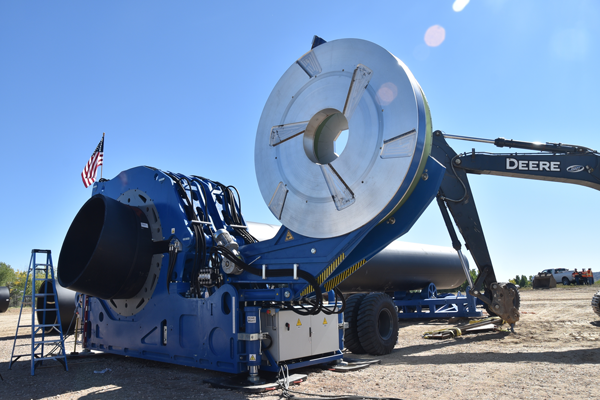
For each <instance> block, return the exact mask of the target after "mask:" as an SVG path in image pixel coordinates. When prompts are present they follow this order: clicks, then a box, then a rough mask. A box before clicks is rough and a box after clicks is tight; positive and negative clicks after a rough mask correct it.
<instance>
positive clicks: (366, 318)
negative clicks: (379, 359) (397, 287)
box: [358, 293, 398, 355]
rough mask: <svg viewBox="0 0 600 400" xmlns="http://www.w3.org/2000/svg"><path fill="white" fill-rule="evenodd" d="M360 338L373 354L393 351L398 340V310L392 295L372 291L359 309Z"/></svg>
mask: <svg viewBox="0 0 600 400" xmlns="http://www.w3.org/2000/svg"><path fill="white" fill-rule="evenodd" d="M358 338H359V340H360V344H361V346H362V347H363V349H364V350H365V351H366V352H367V353H369V354H371V355H384V354H389V353H391V352H392V349H393V348H394V346H395V345H396V341H397V340H398V312H397V311H396V307H395V305H394V302H393V301H392V299H391V298H390V296H388V295H386V294H385V293H370V294H368V295H367V296H366V297H365V298H364V299H363V301H362V303H361V305H360V309H359V311H358Z"/></svg>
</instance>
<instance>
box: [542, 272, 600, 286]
mask: <svg viewBox="0 0 600 400" xmlns="http://www.w3.org/2000/svg"><path fill="white" fill-rule="evenodd" d="M573 272H574V271H573V270H568V269H566V268H550V269H545V270H543V271H542V272H541V273H542V274H552V276H553V277H554V279H556V282H557V283H562V284H563V285H570V284H571V283H575V278H573ZM592 274H593V275H594V282H597V281H598V279H600V273H598V272H593V271H592Z"/></svg>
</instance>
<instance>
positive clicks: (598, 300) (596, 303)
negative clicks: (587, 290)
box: [592, 291, 600, 317]
mask: <svg viewBox="0 0 600 400" xmlns="http://www.w3.org/2000/svg"><path fill="white" fill-rule="evenodd" d="M592 308H593V309H594V312H595V313H596V315H598V316H599V317H600V291H598V292H596V294H595V295H594V297H592Z"/></svg>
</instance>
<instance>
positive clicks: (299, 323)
mask: <svg viewBox="0 0 600 400" xmlns="http://www.w3.org/2000/svg"><path fill="white" fill-rule="evenodd" d="M296 326H302V322H300V318H298V322H297V323H296Z"/></svg>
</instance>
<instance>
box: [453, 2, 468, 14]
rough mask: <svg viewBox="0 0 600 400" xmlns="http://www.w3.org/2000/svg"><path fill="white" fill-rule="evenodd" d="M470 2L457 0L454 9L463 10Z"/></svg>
mask: <svg viewBox="0 0 600 400" xmlns="http://www.w3.org/2000/svg"><path fill="white" fill-rule="evenodd" d="M467 4H469V0H455V1H454V4H452V9H453V10H454V11H456V12H461V11H462V10H463V9H464V8H465V7H466V6H467Z"/></svg>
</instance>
